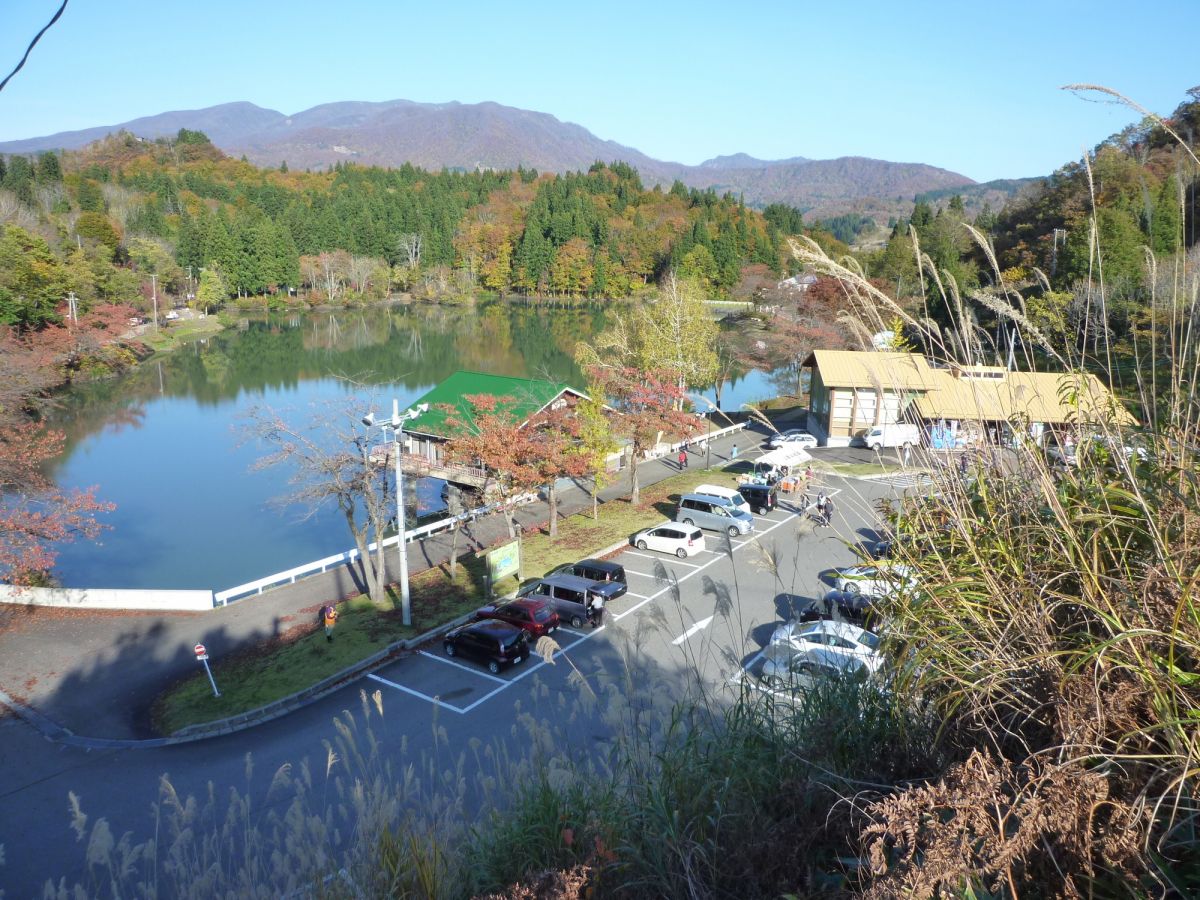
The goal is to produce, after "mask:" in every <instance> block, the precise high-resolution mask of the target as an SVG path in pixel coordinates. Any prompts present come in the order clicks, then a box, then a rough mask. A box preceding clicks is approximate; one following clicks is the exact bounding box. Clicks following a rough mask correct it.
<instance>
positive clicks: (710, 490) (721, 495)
mask: <svg viewBox="0 0 1200 900" xmlns="http://www.w3.org/2000/svg"><path fill="white" fill-rule="evenodd" d="M692 493H693V494H702V495H703V496H705V497H712V498H713V499H715V500H719V501H720V502H721V505H722V506H729V507H732V508H733V509H740V510H741V511H742V512H747V513H748V512H750V504H749V503H747V502H746V498H745V497H743V496H742V495H741V494H739V493H738V492H737V491H736V490H734V489H733V488H727V487H720V486H718V485H715V484H698V485H696V487H695V488H693V489H692Z"/></svg>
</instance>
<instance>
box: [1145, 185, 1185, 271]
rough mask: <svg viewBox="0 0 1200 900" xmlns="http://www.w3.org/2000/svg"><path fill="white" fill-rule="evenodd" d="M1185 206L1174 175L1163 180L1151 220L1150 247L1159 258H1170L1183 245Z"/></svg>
mask: <svg viewBox="0 0 1200 900" xmlns="http://www.w3.org/2000/svg"><path fill="white" fill-rule="evenodd" d="M1182 210H1183V204H1182V203H1181V197H1180V192H1179V179H1178V178H1176V177H1175V176H1174V175H1171V176H1169V177H1168V178H1165V179H1163V183H1162V187H1160V188H1159V191H1158V199H1157V200H1156V202H1155V204H1154V212H1153V215H1152V217H1151V220H1150V246H1151V248H1152V249H1153V250H1154V252H1155V253H1156V254H1157V255H1159V256H1169V255H1170V254H1172V253H1174V252H1175V251H1177V250H1178V249H1179V247H1180V245H1181V236H1182V233H1183V216H1182Z"/></svg>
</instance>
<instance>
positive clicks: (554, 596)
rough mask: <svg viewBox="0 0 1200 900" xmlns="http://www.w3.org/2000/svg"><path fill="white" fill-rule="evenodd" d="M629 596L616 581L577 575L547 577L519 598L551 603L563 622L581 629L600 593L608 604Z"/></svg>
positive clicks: (520, 593) (529, 586)
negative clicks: (592, 579) (590, 578)
mask: <svg viewBox="0 0 1200 900" xmlns="http://www.w3.org/2000/svg"><path fill="white" fill-rule="evenodd" d="M623 593H625V590H624V586H623V585H620V584H618V583H616V582H615V581H609V582H605V581H591V580H589V579H587V578H579V577H578V576H576V575H547V576H546V577H545V578H539V579H538V580H537V581H535V582H534V583H533V584H531V585H527V586H526V587H523V588H521V590H520V591H519V592H518V593H517V596H518V597H529V598H541V599H545V600H549V601H550V602H551V604H553V606H554V611H555V612H557V613H558V616H559V618H560V619H562V620H564V621H567V622H570V623H571V627H572V628H581V627H583V623H584V622H586V621H587V617H588V607H589V606H590V605H591V602H592V597H594V596H595V595H597V594H599V595H600V597H601V598H602V599H603V600H604V602H605V603H608V602H609V601H610V600H615V599H616V598H617V597H619V596H621V594H623Z"/></svg>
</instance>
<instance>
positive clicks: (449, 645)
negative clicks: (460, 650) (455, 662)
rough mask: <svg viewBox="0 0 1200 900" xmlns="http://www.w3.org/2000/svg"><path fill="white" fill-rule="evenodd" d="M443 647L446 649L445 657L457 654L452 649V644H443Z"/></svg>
mask: <svg viewBox="0 0 1200 900" xmlns="http://www.w3.org/2000/svg"><path fill="white" fill-rule="evenodd" d="M443 646H444V647H445V648H446V655H447V656H453V655H454V654H455V653H456V652H457V651H456V650H455V649H454V645H453V644H444V645H443Z"/></svg>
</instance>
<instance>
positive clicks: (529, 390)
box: [404, 372, 589, 487]
mask: <svg viewBox="0 0 1200 900" xmlns="http://www.w3.org/2000/svg"><path fill="white" fill-rule="evenodd" d="M478 394H484V395H487V396H490V397H498V398H499V397H504V398H509V399H507V400H506V401H505V402H504V403H501V404H500V405H499V408H500V409H506V410H508V411H510V412H511V413H512V414H513V415H514V416H515V417H516V418H517V419H519V420H520V421H521V422H522V423H525V422H528V421H529V420H530V419H532V418H533V417H534V416H536V415H537V414H538V413H540V412H541V411H542V410H545V409H558V408H559V407H560V406H562V405H574V404H575V403H576V402H577V401H578V400H581V399H582V400H587V399H589V398H588V396H587V394H585V393H584V392H583V391H580V390H577V389H576V388H573V387H571V386H570V385H567V384H562V383H560V382H556V381H540V380H538V379H535V378H513V377H510V376H508V375H489V374H487V373H485V372H455V373H454V374H453V375H451V376H450V377H449V378H447V379H446V380H445V381H443V382H442V383H441V384H439V385H438V386H437V387H435V388H433V389H432V390H430V391H429V392H428V393H426V394H425V395H424V396H423V397H420V398H419V399H417V400H416V401H415V402H414V403H413V404H412V405H413V406H419V405H420V404H422V403H428V404H429V411H428V412H426V413H424V414H422V415H421V416H419V417H418V418H416V419H413V420H412V421H411V422H409V423H408V424H407V425H406V426H405V428H404V443H405V447H404V464H405V469H406V470H411V471H414V472H415V473H417V474H422V475H431V476H433V477H435V478H445V479H446V480H447V481H454V482H458V483H462V484H473V485H475V486H476V487H478V486H480V485H481V483H482V481H483V474H484V473H483V472H482V471H481V470H478V469H472V468H470V467H467V466H460V465H455V464H450V463H447V462H446V460H445V445H446V442H447V441H449V440H450V439H451V438H453V437H454V436H455V432H456V428H455V426H453V425H451V424H450V423H449V422H448V420H449V419H457V420H459V421H461V422H470V421H471V420H472V418H473V413H474V408H473V407H472V406H471V404H470V403H469V402H467V399H466V398H467V397H470V396H475V395H478ZM458 427H459V428H461V427H462V426H461V425H460V426H458Z"/></svg>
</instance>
